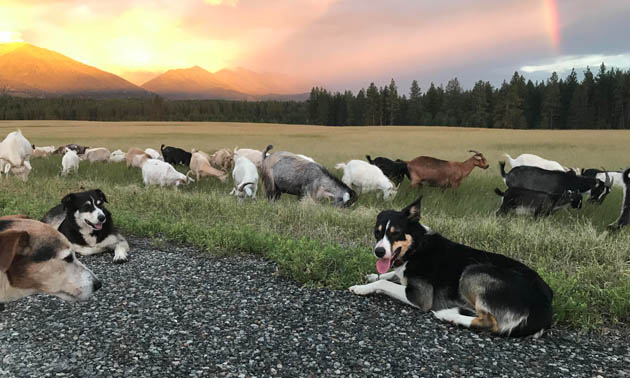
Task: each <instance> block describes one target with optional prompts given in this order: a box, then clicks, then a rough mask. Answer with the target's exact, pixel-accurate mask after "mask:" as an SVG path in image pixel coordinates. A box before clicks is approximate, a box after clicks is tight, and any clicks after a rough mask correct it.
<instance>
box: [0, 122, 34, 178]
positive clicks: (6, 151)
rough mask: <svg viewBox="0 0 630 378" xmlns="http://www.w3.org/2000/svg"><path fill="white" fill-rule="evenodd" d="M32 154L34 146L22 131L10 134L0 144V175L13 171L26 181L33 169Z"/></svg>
mask: <svg viewBox="0 0 630 378" xmlns="http://www.w3.org/2000/svg"><path fill="white" fill-rule="evenodd" d="M32 154H33V146H32V145H31V142H29V141H28V140H27V139H26V138H25V137H24V136H23V135H22V131H21V130H18V131H13V132H11V133H9V134H8V135H7V136H6V138H4V140H3V141H2V142H0V173H4V174H8V172H9V171H11V172H12V173H13V174H15V175H16V176H19V177H20V178H22V180H24V181H26V180H27V179H28V174H29V173H30V171H31V169H32V168H31V164H30V159H31V155H32Z"/></svg>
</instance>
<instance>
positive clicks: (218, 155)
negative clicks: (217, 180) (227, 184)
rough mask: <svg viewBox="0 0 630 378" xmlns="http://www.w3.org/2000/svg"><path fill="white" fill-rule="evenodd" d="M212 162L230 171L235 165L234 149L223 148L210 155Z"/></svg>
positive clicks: (221, 168) (223, 169) (213, 164)
mask: <svg viewBox="0 0 630 378" xmlns="http://www.w3.org/2000/svg"><path fill="white" fill-rule="evenodd" d="M210 164H212V166H213V167H215V168H217V169H220V170H222V171H228V170H229V169H231V168H232V166H233V165H234V151H232V150H230V149H228V148H222V149H220V150H218V151H216V152H215V153H213V154H212V155H210Z"/></svg>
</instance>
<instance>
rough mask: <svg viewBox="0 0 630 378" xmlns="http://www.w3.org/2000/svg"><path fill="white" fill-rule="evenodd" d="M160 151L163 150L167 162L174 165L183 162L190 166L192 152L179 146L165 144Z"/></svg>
mask: <svg viewBox="0 0 630 378" xmlns="http://www.w3.org/2000/svg"><path fill="white" fill-rule="evenodd" d="M160 151H162V156H163V157H164V161H165V162H167V163H169V164H172V165H177V164H183V165H186V166H190V158H191V157H192V154H191V153H190V152H188V151H184V150H182V149H181V148H178V147H172V146H167V147H164V145H162V146H161V147H160Z"/></svg>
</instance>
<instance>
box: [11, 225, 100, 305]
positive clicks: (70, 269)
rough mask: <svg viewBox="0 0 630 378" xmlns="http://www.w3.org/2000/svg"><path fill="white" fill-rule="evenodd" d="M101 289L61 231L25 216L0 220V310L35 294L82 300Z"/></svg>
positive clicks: (96, 279)
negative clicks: (5, 304)
mask: <svg viewBox="0 0 630 378" xmlns="http://www.w3.org/2000/svg"><path fill="white" fill-rule="evenodd" d="M101 286H102V283H101V281H100V280H99V279H98V278H97V277H96V276H95V275H94V273H92V271H90V270H89V269H88V268H87V267H86V266H85V265H83V264H82V263H81V262H80V261H79V260H78V259H77V258H76V257H75V253H74V251H73V249H72V244H70V242H69V241H68V239H67V238H66V237H65V236H63V235H62V234H61V233H60V232H58V231H57V230H55V229H54V228H52V227H51V226H49V225H47V224H45V223H42V222H39V221H36V220H32V219H27V218H26V217H24V216H5V217H0V310H1V309H2V307H3V306H4V305H3V304H4V303H6V302H11V301H14V300H17V299H20V298H23V297H26V296H29V295H31V294H36V293H45V294H51V295H55V296H57V297H59V298H61V299H64V300H66V301H83V300H87V299H88V298H90V297H91V296H92V294H94V292H95V291H97V290H98V289H100V288H101Z"/></svg>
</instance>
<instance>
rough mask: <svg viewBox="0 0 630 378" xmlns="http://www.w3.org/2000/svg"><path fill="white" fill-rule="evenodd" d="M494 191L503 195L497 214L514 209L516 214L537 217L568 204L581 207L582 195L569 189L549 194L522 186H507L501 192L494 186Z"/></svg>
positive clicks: (577, 207)
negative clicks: (523, 213)
mask: <svg viewBox="0 0 630 378" xmlns="http://www.w3.org/2000/svg"><path fill="white" fill-rule="evenodd" d="M494 192H495V193H496V194H498V195H499V196H501V197H503V199H502V201H501V207H500V208H499V210H497V215H505V214H507V213H509V212H510V211H514V212H516V213H517V214H518V213H520V212H525V213H528V214H531V215H533V216H534V217H537V216H541V215H542V216H546V215H549V214H551V213H552V212H554V211H556V210H559V209H561V208H563V207H567V206H569V205H571V207H572V208H574V209H580V208H582V195H581V194H580V193H578V192H574V191H571V190H567V191H566V192H564V193H562V194H549V193H545V192H539V191H536V190H529V189H522V188H508V189H507V190H506V191H505V192H502V191H501V190H499V188H496V189H494Z"/></svg>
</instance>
